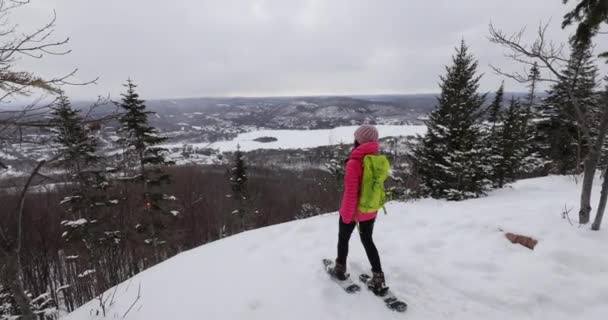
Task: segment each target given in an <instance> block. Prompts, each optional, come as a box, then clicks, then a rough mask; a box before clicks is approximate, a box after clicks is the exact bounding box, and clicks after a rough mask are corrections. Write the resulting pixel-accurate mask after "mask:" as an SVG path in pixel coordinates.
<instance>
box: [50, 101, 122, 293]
mask: <svg viewBox="0 0 608 320" xmlns="http://www.w3.org/2000/svg"><path fill="white" fill-rule="evenodd" d="M51 116H52V119H51V124H52V125H53V129H54V132H55V135H54V138H53V140H54V142H55V143H56V144H57V145H58V148H57V149H58V152H59V153H60V155H61V158H60V161H59V166H60V167H61V168H63V169H65V170H66V171H67V172H68V181H67V182H68V184H67V185H66V187H64V189H65V191H67V192H68V195H67V196H66V197H65V198H64V199H63V200H62V201H61V204H62V205H63V206H64V207H65V208H66V211H67V213H68V214H67V216H68V219H66V220H63V221H61V225H62V226H63V228H64V232H63V234H62V236H63V238H64V240H66V241H67V242H68V244H67V246H66V251H68V252H74V254H75V256H78V257H79V259H85V260H84V261H83V262H82V263H81V264H79V265H81V266H84V268H85V269H83V270H78V272H81V273H82V272H86V271H87V270H97V269H99V266H100V265H99V264H100V263H101V260H102V259H101V252H103V251H104V250H105V248H106V247H107V246H112V245H115V244H117V243H118V241H119V240H120V233H119V232H118V231H115V230H112V229H111V228H110V224H111V223H110V222H111V210H110V209H109V208H108V207H110V206H112V205H113V204H115V201H116V200H110V199H109V198H108V194H107V188H108V186H109V182H108V179H107V177H106V171H108V169H104V168H102V166H101V164H100V157H99V156H98V155H97V154H96V152H97V141H96V139H95V137H94V136H93V135H92V134H91V133H90V132H89V130H88V129H87V127H86V126H85V124H84V121H83V119H82V117H81V116H80V111H79V110H74V109H73V108H72V106H71V104H70V102H69V100H68V98H67V97H66V96H65V95H64V94H63V93H61V94H60V96H59V99H58V100H57V103H56V104H55V105H54V106H53V107H52V112H51ZM82 252H87V254H83V255H80V253H82ZM90 272H93V271H90ZM81 281H91V282H97V283H101V279H98V278H96V277H87V278H86V279H81Z"/></svg>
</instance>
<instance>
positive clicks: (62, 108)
mask: <svg viewBox="0 0 608 320" xmlns="http://www.w3.org/2000/svg"><path fill="white" fill-rule="evenodd" d="M51 116H52V120H51V124H52V126H53V131H54V132H55V135H54V137H53V141H54V142H55V143H57V144H58V145H59V146H60V148H59V150H58V152H59V153H61V159H60V161H59V163H60V166H62V167H64V168H65V169H67V170H68V171H69V173H70V174H78V173H80V171H82V169H84V168H85V167H86V166H87V165H88V164H90V163H94V162H96V161H97V160H98V159H99V158H98V157H97V155H96V154H95V151H96V149H97V146H96V142H95V140H94V139H93V138H92V137H91V135H90V132H88V130H87V129H86V127H85V125H84V121H83V119H82V117H81V116H80V111H79V110H74V109H73V108H72V106H71V104H70V101H69V99H68V97H66V96H65V94H64V93H63V92H61V93H60V95H59V98H58V99H57V102H56V103H55V105H54V106H53V107H51Z"/></svg>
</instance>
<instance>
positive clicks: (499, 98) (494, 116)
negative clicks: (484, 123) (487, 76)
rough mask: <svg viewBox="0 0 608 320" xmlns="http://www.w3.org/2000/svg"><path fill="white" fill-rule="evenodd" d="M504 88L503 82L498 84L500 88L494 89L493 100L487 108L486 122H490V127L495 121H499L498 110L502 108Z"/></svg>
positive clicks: (494, 124) (493, 125)
mask: <svg viewBox="0 0 608 320" xmlns="http://www.w3.org/2000/svg"><path fill="white" fill-rule="evenodd" d="M504 90H505V83H504V82H503V83H502V84H501V85H500V88H498V90H497V91H496V94H495V95H494V101H492V104H490V107H489V108H488V122H490V124H491V126H492V129H494V127H495V126H496V123H497V122H499V121H500V112H501V110H502V103H503V99H504Z"/></svg>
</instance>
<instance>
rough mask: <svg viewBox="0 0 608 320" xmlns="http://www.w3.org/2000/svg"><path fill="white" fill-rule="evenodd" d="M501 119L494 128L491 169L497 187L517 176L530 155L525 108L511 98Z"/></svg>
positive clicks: (527, 118)
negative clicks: (493, 160)
mask: <svg viewBox="0 0 608 320" xmlns="http://www.w3.org/2000/svg"><path fill="white" fill-rule="evenodd" d="M502 119H503V121H502V123H501V125H500V126H499V127H498V128H497V130H496V133H497V134H496V136H497V139H496V148H495V150H496V151H497V157H496V161H495V162H494V170H493V174H494V175H493V180H494V183H495V185H496V186H497V187H498V188H502V187H503V186H504V185H505V184H506V183H509V182H513V181H514V180H515V179H516V178H517V177H518V174H519V173H520V172H521V171H523V168H524V161H525V160H526V158H527V157H528V156H529V155H530V143H529V141H528V140H529V138H530V135H529V131H528V120H529V114H528V112H527V108H526V107H525V106H523V105H522V104H521V103H520V102H519V101H517V100H515V99H514V98H513V99H511V103H510V104H509V107H508V108H507V109H506V110H505V112H504V114H503V116H502Z"/></svg>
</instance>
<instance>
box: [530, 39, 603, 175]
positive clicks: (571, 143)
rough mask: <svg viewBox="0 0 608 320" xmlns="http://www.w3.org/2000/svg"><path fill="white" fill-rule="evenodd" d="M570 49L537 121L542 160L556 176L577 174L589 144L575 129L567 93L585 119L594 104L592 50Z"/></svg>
mask: <svg viewBox="0 0 608 320" xmlns="http://www.w3.org/2000/svg"><path fill="white" fill-rule="evenodd" d="M571 49H572V52H571V56H570V59H569V61H568V65H567V66H566V67H565V69H564V70H563V71H562V74H563V76H564V77H563V79H561V80H560V82H558V83H556V84H555V85H553V86H552V87H551V89H550V90H549V92H548V96H547V98H546V99H545V100H544V103H543V105H542V106H541V107H540V114H541V121H539V122H538V125H537V130H538V134H539V137H540V138H541V141H542V149H541V151H542V152H543V156H544V157H545V158H547V159H548V160H550V161H551V162H552V165H551V169H552V170H551V171H552V172H554V173H558V174H568V173H578V172H580V171H581V168H580V166H581V165H582V161H583V159H584V158H585V156H586V154H587V151H588V145H589V143H590V141H586V139H584V137H583V134H582V132H580V129H579V126H578V125H577V120H576V115H575V114H574V112H575V110H574V106H573V105H572V103H571V102H570V101H571V99H570V97H569V93H568V90H571V91H572V94H573V95H574V96H575V97H576V98H577V99H578V101H579V104H580V106H581V109H582V110H581V111H582V112H583V113H585V115H586V117H587V118H588V119H589V117H590V116H592V114H593V112H592V109H593V106H594V105H596V104H597V101H596V95H595V93H594V91H595V88H596V87H597V81H596V75H597V67H596V66H595V62H594V61H593V54H592V50H591V48H590V47H589V46H584V45H575V44H572V45H571ZM588 121H590V122H592V120H591V119H589V120H588Z"/></svg>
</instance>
